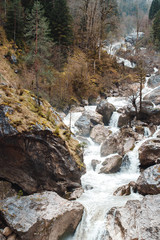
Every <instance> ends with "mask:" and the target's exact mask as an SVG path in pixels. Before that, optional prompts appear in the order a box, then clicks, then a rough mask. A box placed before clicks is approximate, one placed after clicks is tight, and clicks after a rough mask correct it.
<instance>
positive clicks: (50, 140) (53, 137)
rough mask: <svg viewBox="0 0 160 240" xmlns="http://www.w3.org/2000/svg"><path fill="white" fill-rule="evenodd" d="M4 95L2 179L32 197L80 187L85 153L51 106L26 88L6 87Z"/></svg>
mask: <svg viewBox="0 0 160 240" xmlns="http://www.w3.org/2000/svg"><path fill="white" fill-rule="evenodd" d="M0 96H1V98H0V178H2V179H5V180H7V181H9V182H11V183H13V184H17V185H18V186H19V187H20V188H21V189H22V190H23V191H24V192H25V193H28V194H31V193H34V192H38V191H42V190H52V191H56V192H58V193H59V194H60V195H63V194H64V193H65V191H68V189H69V191H71V189H74V188H76V187H79V186H80V183H81V181H80V178H81V175H82V174H83V173H84V165H83V162H82V159H83V156H82V151H81V150H80V149H79V148H78V146H79V143H78V141H76V140H74V139H72V138H71V132H70V130H69V129H68V127H67V126H65V125H64V124H63V122H62V121H61V118H60V117H59V115H58V114H57V113H56V111H55V110H54V109H53V108H52V107H51V105H50V104H49V103H48V102H46V101H45V100H43V99H41V98H40V99H39V101H38V100H37V97H36V96H35V95H33V94H31V93H30V92H29V91H27V90H24V89H20V90H16V89H13V88H10V87H7V86H3V87H0Z"/></svg>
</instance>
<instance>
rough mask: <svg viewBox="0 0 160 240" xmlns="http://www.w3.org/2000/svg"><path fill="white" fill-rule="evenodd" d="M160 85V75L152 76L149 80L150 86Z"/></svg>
mask: <svg viewBox="0 0 160 240" xmlns="http://www.w3.org/2000/svg"><path fill="white" fill-rule="evenodd" d="M159 85H160V75H156V76H151V77H150V78H149V80H148V87H150V88H155V87H158V86H159Z"/></svg>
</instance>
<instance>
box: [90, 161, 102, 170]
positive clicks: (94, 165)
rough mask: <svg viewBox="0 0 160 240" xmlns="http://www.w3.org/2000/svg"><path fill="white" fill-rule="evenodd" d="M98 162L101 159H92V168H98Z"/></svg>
mask: <svg viewBox="0 0 160 240" xmlns="http://www.w3.org/2000/svg"><path fill="white" fill-rule="evenodd" d="M98 164H100V161H99V160H95V159H93V160H92V161H91V166H92V168H93V170H94V171H95V170H96V167H97V165H98Z"/></svg>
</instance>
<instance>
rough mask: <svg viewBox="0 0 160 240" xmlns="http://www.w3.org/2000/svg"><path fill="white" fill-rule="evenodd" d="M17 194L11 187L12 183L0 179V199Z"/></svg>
mask: <svg viewBox="0 0 160 240" xmlns="http://www.w3.org/2000/svg"><path fill="white" fill-rule="evenodd" d="M15 195H17V192H16V191H15V190H14V189H13V188H12V184H11V183H9V182H6V181H0V200H3V199H5V198H7V197H12V196H15Z"/></svg>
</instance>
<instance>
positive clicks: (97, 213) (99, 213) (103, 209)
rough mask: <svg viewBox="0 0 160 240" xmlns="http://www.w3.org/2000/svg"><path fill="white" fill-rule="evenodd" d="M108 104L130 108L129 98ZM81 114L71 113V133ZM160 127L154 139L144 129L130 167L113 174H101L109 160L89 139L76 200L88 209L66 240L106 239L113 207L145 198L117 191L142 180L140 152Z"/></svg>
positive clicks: (113, 121) (114, 121)
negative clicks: (107, 217)
mask: <svg viewBox="0 0 160 240" xmlns="http://www.w3.org/2000/svg"><path fill="white" fill-rule="evenodd" d="M123 44H124V40H121V41H120V42H119V43H115V44H113V45H112V46H109V47H110V49H109V47H108V49H107V47H106V50H107V51H110V52H109V53H110V54H112V55H114V54H115V53H116V51H117V50H118V49H120V48H121V47H124V46H123ZM156 72H157V68H155V69H154V73H153V74H152V75H151V76H154V74H155V73H156ZM148 80H149V78H146V83H145V87H144V89H143V97H144V96H146V95H147V94H148V93H149V92H151V91H152V90H153V89H151V88H149V87H148ZM107 100H108V102H110V103H111V104H113V105H114V106H115V108H116V110H118V109H120V108H123V107H124V106H127V105H128V98H125V97H110V98H108V99H107ZM95 109H96V106H87V107H85V110H87V111H89V110H92V111H95ZM81 114H82V113H79V112H77V113H72V114H71V115H70V114H69V115H68V116H67V117H66V118H65V120H64V122H65V123H66V124H67V125H68V126H71V130H72V132H74V133H76V132H77V129H76V127H75V126H74V124H75V122H76V120H77V119H78V118H79V117H80V116H81ZM119 116H120V113H118V112H117V111H115V112H114V113H113V114H112V117H111V120H110V123H109V127H110V129H111V130H112V132H113V133H114V132H116V131H118V130H119V129H118V127H117V125H118V119H119ZM159 131H160V127H158V128H157V131H156V132H155V134H154V135H153V136H152V137H151V131H150V129H149V128H148V127H145V128H144V139H142V140H141V141H139V142H136V143H135V147H134V149H133V150H132V151H130V152H128V153H127V154H126V155H127V156H128V159H129V166H127V167H126V166H125V165H124V166H123V167H121V171H120V172H117V173H114V174H103V173H101V174H100V173H99V172H100V169H101V167H102V162H103V161H104V160H105V159H106V157H103V158H102V157H101V156H100V148H101V146H100V145H98V144H96V143H94V142H93V141H92V140H91V139H90V138H88V139H87V141H88V142H89V143H90V144H88V147H87V148H86V149H85V152H84V162H85V164H86V174H85V175H83V176H82V178H81V182H82V187H83V189H84V193H83V194H82V196H81V197H80V198H79V199H78V200H77V201H78V202H80V203H82V204H83V206H84V207H85V211H84V214H83V218H82V221H81V223H80V224H79V226H78V228H77V230H76V232H75V234H74V236H69V237H67V238H65V240H82V239H83V240H105V239H106V235H107V232H106V226H105V216H106V214H107V212H108V211H109V210H110V209H111V208H112V207H118V206H124V205H125V203H126V202H127V201H128V200H134V199H141V198H142V196H141V195H139V194H135V193H133V192H132V193H131V194H130V195H129V196H114V195H113V193H114V191H115V190H116V189H117V188H118V187H121V186H123V185H125V184H128V183H129V182H131V181H136V180H137V178H138V177H139V174H140V173H139V167H138V166H139V158H138V149H139V148H140V146H141V145H142V144H143V143H144V142H145V141H147V140H149V139H153V138H154V137H156V136H157V134H159ZM93 159H96V160H98V161H99V162H100V163H99V164H98V165H97V166H96V169H95V171H94V170H93V168H92V164H91V163H92V160H93Z"/></svg>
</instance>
